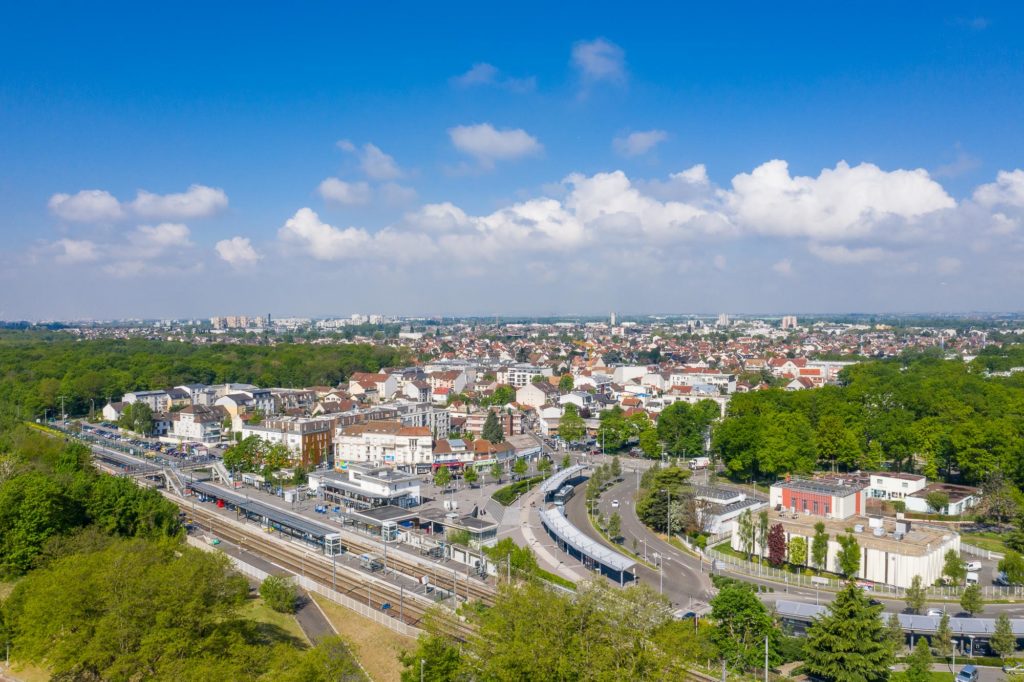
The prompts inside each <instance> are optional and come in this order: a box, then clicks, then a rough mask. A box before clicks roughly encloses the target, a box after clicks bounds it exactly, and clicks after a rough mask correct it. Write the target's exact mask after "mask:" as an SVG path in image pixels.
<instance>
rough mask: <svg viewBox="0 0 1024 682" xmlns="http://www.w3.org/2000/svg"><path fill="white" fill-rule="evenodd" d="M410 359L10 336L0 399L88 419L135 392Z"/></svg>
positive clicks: (337, 376)
mask: <svg viewBox="0 0 1024 682" xmlns="http://www.w3.org/2000/svg"><path fill="white" fill-rule="evenodd" d="M406 360H407V355H406V352H405V351H404V350H402V349H397V348H391V347H386V346H374V345H368V344H345V345H307V344H282V345H278V346H245V345H216V344H215V345H193V344H187V343H179V342H173V341H149V340H144V339H130V340H120V339H101V340H88V341H82V340H75V339H73V338H70V337H67V336H65V335H62V334H58V333H47V334H39V333H33V332H22V331H7V332H0V368H2V371H0V395H2V396H4V399H5V400H6V401H7V402H9V403H11V404H12V405H16V406H17V407H19V408H20V409H21V411H22V416H23V417H26V418H39V417H42V416H43V414H44V411H45V410H46V409H50V410H53V409H55V408H58V407H59V405H60V396H64V401H65V409H66V410H67V412H68V414H71V415H84V414H86V413H88V411H89V410H90V409H91V408H92V407H93V405H94V404H95V408H96V409H97V410H98V409H99V408H100V407H102V405H103V404H105V403H106V401H107V399H108V398H111V397H112V398H115V399H116V398H118V397H120V396H121V395H123V394H124V393H126V392H128V391H133V390H148V389H159V388H169V387H171V386H175V385H180V384H185V383H204V384H215V383H225V382H239V383H252V384H256V385H257V386H263V387H271V386H274V387H287V388H299V387H304V386H314V385H320V386H323V385H328V386H333V385H337V384H338V382H340V381H343V380H344V379H346V378H347V377H348V376H350V375H351V374H352V373H353V372H361V371H369V372H375V371H377V370H379V369H380V368H382V367H388V366H395V365H401V364H403V363H404V362H405V361H406Z"/></svg>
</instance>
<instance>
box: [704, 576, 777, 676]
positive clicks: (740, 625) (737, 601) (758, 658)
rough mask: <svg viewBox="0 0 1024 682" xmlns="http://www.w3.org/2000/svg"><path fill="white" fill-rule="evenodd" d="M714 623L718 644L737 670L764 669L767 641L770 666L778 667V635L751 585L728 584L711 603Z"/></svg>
mask: <svg viewBox="0 0 1024 682" xmlns="http://www.w3.org/2000/svg"><path fill="white" fill-rule="evenodd" d="M711 619H712V620H713V621H714V622H715V623H716V624H717V625H718V630H717V631H716V633H715V635H714V640H715V644H716V645H717V646H718V648H719V650H720V651H721V652H722V656H723V657H724V659H725V660H726V661H727V662H728V664H729V665H730V666H731V667H733V668H735V669H736V670H741V671H742V670H749V669H751V668H754V667H759V665H763V660H764V641H765V637H767V638H768V649H769V663H777V662H778V658H777V652H776V647H777V645H778V635H779V631H778V629H776V628H775V626H774V623H772V618H771V615H770V614H769V613H768V610H767V609H766V608H765V606H764V604H763V603H762V602H761V600H760V599H758V598H757V595H756V594H754V591H753V590H752V589H751V588H750V586H749V585H746V584H744V583H739V582H735V583H728V584H726V585H725V586H723V587H722V588H721V589H719V591H718V594H717V595H715V597H714V598H713V599H712V600H711Z"/></svg>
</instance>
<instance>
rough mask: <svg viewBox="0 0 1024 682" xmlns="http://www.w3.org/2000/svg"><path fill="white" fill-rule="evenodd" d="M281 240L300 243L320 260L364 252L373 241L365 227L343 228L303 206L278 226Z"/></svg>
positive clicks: (361, 254)
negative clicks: (281, 225) (331, 223)
mask: <svg viewBox="0 0 1024 682" xmlns="http://www.w3.org/2000/svg"><path fill="white" fill-rule="evenodd" d="M277 234H278V236H279V237H280V238H281V240H282V241H284V242H286V243H289V244H293V245H295V246H298V247H299V248H301V249H302V250H303V251H305V252H306V253H307V254H308V255H310V256H312V257H313V258H316V259H317V260H341V259H346V258H350V259H355V258H360V257H363V256H365V255H367V254H366V253H365V247H366V245H367V244H368V243H369V241H370V236H369V234H367V232H366V230H362V229H358V228H355V227H349V228H346V229H344V230H341V229H338V228H337V227H334V226H333V225H329V224H328V223H325V222H323V221H322V220H320V216H319V215H317V214H316V212H315V211H313V210H312V209H309V208H300V209H299V210H298V211H296V212H295V215H293V216H292V217H291V218H289V219H288V221H287V222H285V224H284V226H283V227H282V228H281V229H280V230H278V232H277Z"/></svg>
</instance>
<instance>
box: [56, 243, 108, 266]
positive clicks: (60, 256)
mask: <svg viewBox="0 0 1024 682" xmlns="http://www.w3.org/2000/svg"><path fill="white" fill-rule="evenodd" d="M53 247H54V249H56V250H57V255H56V256H55V258H54V260H56V261H57V262H58V263H61V264H64V265H70V264H73V263H88V262H91V261H94V260H96V259H97V258H99V253H98V252H97V250H96V244H95V243H93V242H91V241H88V240H85V239H58V240H57V241H55V242H54V243H53Z"/></svg>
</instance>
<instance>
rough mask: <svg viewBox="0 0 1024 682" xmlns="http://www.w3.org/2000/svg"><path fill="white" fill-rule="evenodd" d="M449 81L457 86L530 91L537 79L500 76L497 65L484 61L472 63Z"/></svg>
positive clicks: (520, 91) (534, 86)
mask: <svg viewBox="0 0 1024 682" xmlns="http://www.w3.org/2000/svg"><path fill="white" fill-rule="evenodd" d="M451 83H452V85H454V86H455V87H458V88H472V87H478V86H495V87H499V88H504V89H505V90H509V91H511V92H519V93H522V92H531V91H532V90H534V89H535V88H536V87H537V79H536V78H534V77H533V76H530V77H528V78H512V77H508V76H502V75H501V71H500V70H499V69H498V67H496V66H494V65H493V64H488V63H486V62H480V63H478V64H474V65H473V66H472V67H471V68H470V69H469V71H467V72H466V73H464V74H461V75H459V76H455V77H454V78H452V79H451Z"/></svg>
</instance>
